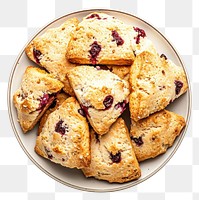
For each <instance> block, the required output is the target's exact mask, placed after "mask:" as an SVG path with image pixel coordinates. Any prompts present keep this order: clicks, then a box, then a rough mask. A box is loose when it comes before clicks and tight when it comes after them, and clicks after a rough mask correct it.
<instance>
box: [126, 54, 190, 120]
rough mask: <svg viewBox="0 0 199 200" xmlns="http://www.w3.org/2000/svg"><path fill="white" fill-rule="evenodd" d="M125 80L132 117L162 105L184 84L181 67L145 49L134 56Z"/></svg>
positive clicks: (146, 115)
mask: <svg viewBox="0 0 199 200" xmlns="http://www.w3.org/2000/svg"><path fill="white" fill-rule="evenodd" d="M129 80H130V90H131V94H130V100H129V106H130V112H131V118H132V120H134V121H138V120H140V119H143V118H145V117H148V116H149V115H150V114H152V113H155V112H157V111H160V110H162V109H164V108H165V107H166V106H167V105H168V104H169V103H171V102H173V101H174V100H175V99H176V98H178V97H179V96H181V95H182V94H183V93H185V92H186V90H187V88H188V84H187V79H186V75H185V72H184V70H183V68H181V67H179V66H177V65H175V64H174V63H173V62H172V61H171V60H168V59H167V58H166V59H165V57H163V56H159V55H158V54H157V53H151V52H147V51H144V52H142V53H141V54H139V55H137V56H136V58H135V61H134V63H133V65H132V66H131V69H130V78H129Z"/></svg>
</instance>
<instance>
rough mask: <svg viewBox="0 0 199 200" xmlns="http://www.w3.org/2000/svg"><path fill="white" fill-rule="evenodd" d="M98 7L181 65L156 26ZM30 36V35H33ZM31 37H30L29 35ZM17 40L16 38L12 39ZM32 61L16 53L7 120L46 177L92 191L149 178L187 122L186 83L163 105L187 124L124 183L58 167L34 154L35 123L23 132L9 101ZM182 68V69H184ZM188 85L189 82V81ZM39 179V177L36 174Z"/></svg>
mask: <svg viewBox="0 0 199 200" xmlns="http://www.w3.org/2000/svg"><path fill="white" fill-rule="evenodd" d="M93 11H96V10H86V11H80V12H75V13H71V14H69V15H65V16H63V17H61V18H59V19H56V20H54V21H53V22H51V23H50V24H48V25H47V26H45V27H44V28H42V29H41V30H40V31H39V32H38V33H37V34H36V35H35V36H34V37H36V36H37V35H40V34H42V33H44V32H45V31H46V30H47V29H49V28H52V27H57V26H59V25H61V24H62V23H63V22H64V21H65V20H67V19H69V18H71V17H77V18H78V19H79V20H81V19H82V17H84V16H86V15H87V14H89V13H91V12H93ZM97 11H101V12H104V13H107V14H110V15H113V16H115V17H117V18H119V19H121V20H123V21H124V22H126V23H128V24H131V25H133V26H138V27H140V28H142V29H144V30H145V32H146V34H147V36H148V38H150V39H151V40H152V41H153V42H154V44H155V46H156V48H157V50H158V52H159V53H164V54H165V55H166V56H167V57H168V58H169V59H171V60H172V61H174V63H176V64H177V65H179V66H181V67H183V68H184V66H183V63H182V61H181V59H180V57H179V55H178V54H177V52H176V50H175V49H174V48H173V46H172V45H171V43H170V42H169V41H168V40H167V39H166V38H165V37H164V36H163V35H162V34H161V33H160V32H159V31H158V30H156V29H155V28H154V27H153V26H152V25H150V24H149V23H147V22H145V21H143V20H142V19H139V18H138V17H135V16H133V15H130V14H126V13H123V12H118V11H113V10H104V9H103V10H97ZM34 37H33V38H34ZM33 38H32V39H33ZM16 42H17V41H16ZM29 65H33V66H35V65H36V64H34V63H33V62H31V61H30V60H29V59H28V58H27V56H26V55H25V52H24V48H23V50H22V52H21V53H20V54H19V57H18V59H17V61H16V63H15V65H14V67H13V69H12V72H11V76H10V80H9V87H8V109H9V115H10V121H11V124H12V127H13V130H14V132H15V135H16V138H17V140H18V142H19V143H20V145H21V147H22V148H23V150H24V151H25V153H26V154H27V156H28V157H29V158H30V159H31V160H32V162H34V163H35V165H37V166H38V167H39V168H40V169H41V170H42V171H43V172H45V173H46V174H47V175H49V176H50V177H52V178H54V179H55V180H57V181H59V182H61V183H63V184H65V185H67V186H70V187H73V188H77V189H80V190H86V191H96V192H105V191H116V190H121V189H125V188H128V187H132V186H134V185H137V184H139V183H141V182H142V181H144V180H146V179H148V178H150V177H151V176H153V175H154V174H155V173H156V172H157V171H159V170H160V169H161V168H162V167H163V166H164V165H165V164H166V163H167V162H168V161H169V160H170V158H171V157H172V156H173V154H174V153H175V152H176V150H177V149H178V147H179V145H180V143H181V141H182V139H183V137H184V135H185V131H186V129H187V126H188V121H189V116H190V104H191V100H190V98H191V97H190V87H189V89H188V91H187V92H186V94H184V95H183V96H181V97H180V98H179V99H177V100H175V101H174V102H173V103H172V104H171V105H170V106H169V107H168V108H167V109H168V110H171V111H174V112H176V113H178V114H180V115H182V116H184V118H185V120H186V122H187V126H186V128H185V129H184V130H183V131H182V133H181V135H180V136H179V137H178V138H177V139H176V141H175V143H174V145H173V147H171V148H170V149H168V151H167V152H166V153H165V154H163V155H161V156H158V157H157V158H155V159H150V160H147V161H144V162H142V163H141V164H140V166H141V170H142V176H141V178H140V179H138V180H136V181H131V182H128V183H123V184H115V183H114V184H110V183H108V182H106V181H99V180H96V179H94V178H85V177H84V175H83V174H82V172H81V170H76V169H69V168H65V167H62V166H61V165H58V164H54V163H52V162H50V161H48V160H46V159H44V158H42V157H40V156H38V155H37V154H36V153H35V152H34V146H35V140H36V134H37V127H35V128H34V129H33V130H32V131H30V132H28V133H27V134H23V132H22V130H21V128H20V126H19V123H18V121H17V112H16V109H15V107H14V105H13V102H12V97H13V94H14V92H15V91H16V90H17V89H18V87H19V86H20V82H21V79H22V75H23V73H24V71H25V69H26V67H27V66H29ZM184 70H185V68H184ZM185 71H186V70H185ZM189 86H190V84H189ZM38 179H39V177H38Z"/></svg>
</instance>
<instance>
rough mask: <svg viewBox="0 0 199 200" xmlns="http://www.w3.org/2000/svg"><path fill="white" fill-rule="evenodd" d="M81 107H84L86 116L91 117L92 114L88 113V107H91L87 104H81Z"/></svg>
mask: <svg viewBox="0 0 199 200" xmlns="http://www.w3.org/2000/svg"><path fill="white" fill-rule="evenodd" d="M81 108H82V110H83V112H84V114H85V115H86V116H88V117H90V115H89V113H88V108H89V107H86V106H84V105H81Z"/></svg>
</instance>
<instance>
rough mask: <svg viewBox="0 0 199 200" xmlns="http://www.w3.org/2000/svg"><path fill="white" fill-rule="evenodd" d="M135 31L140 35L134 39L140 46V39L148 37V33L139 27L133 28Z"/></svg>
mask: <svg viewBox="0 0 199 200" xmlns="http://www.w3.org/2000/svg"><path fill="white" fill-rule="evenodd" d="M133 28H134V30H135V31H136V32H137V33H138V35H137V36H136V37H135V38H134V39H136V44H139V43H140V37H143V38H144V37H146V33H145V31H144V30H143V29H140V28H138V27H133Z"/></svg>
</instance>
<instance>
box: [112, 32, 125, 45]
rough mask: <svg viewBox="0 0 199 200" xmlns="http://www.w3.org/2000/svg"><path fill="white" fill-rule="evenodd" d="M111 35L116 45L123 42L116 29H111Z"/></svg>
mask: <svg viewBox="0 0 199 200" xmlns="http://www.w3.org/2000/svg"><path fill="white" fill-rule="evenodd" d="M112 37H113V40H112V41H116V44H117V46H119V45H123V44H124V40H123V39H122V38H121V37H120V36H119V33H118V32H117V31H115V30H114V31H112Z"/></svg>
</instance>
